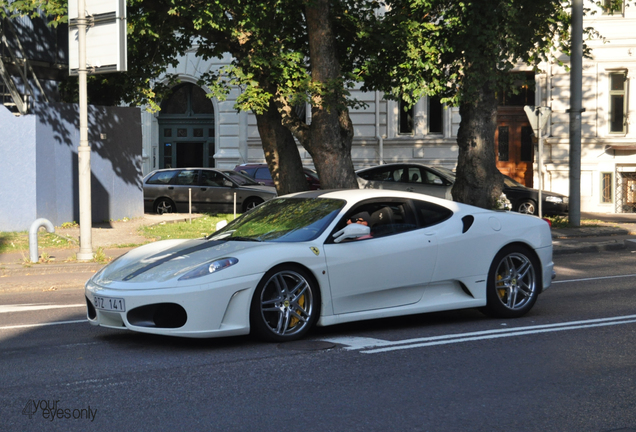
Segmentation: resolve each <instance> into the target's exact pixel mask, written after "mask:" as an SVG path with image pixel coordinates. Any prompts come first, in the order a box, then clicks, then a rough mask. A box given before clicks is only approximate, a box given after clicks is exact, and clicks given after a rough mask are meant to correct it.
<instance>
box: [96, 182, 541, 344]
mask: <svg viewBox="0 0 636 432" xmlns="http://www.w3.org/2000/svg"><path fill="white" fill-rule="evenodd" d="M553 276H554V271H553V262H552V239H551V234H550V227H549V225H548V223H547V222H545V221H544V220H542V219H539V218H536V217H533V216H528V215H523V214H518V213H510V212H505V211H501V212H500V211H489V210H484V209H481V208H477V207H472V206H469V205H465V204H459V203H456V202H452V201H447V200H444V199H439V198H434V197H430V196H426V195H422V194H415V193H409V192H396V191H387V190H372V189H371V190H331V191H329V190H318V191H311V192H303V193H298V194H292V195H287V196H283V197H279V198H274V199H272V200H270V201H267V202H265V203H263V204H261V205H260V206H258V207H256V208H254V209H253V210H251V211H249V212H247V213H244V214H243V215H242V216H240V217H239V218H237V219H236V220H234V221H232V222H230V223H229V224H228V225H226V226H225V227H223V228H221V229H219V230H217V231H216V232H215V233H214V234H212V235H210V236H209V237H206V238H201V239H196V240H166V241H160V242H156V243H151V244H147V245H145V246H141V247H139V248H136V249H133V250H131V251H130V252H128V253H126V254H125V255H123V256H121V257H120V258H118V259H116V260H115V261H113V262H112V263H110V264H108V265H107V266H105V267H104V268H103V269H102V270H100V271H99V272H98V273H96V274H95V275H94V276H93V277H92V278H91V279H90V280H89V281H88V282H87V283H86V289H85V292H86V304H87V309H88V319H89V321H90V323H91V324H94V325H99V326H103V327H109V328H116V329H129V330H134V331H138V332H145V333H154V334H162V335H172V336H184V337H197V338H203V337H216V336H229V335H242V334H248V333H250V332H252V333H255V334H256V335H258V336H260V337H261V338H264V339H266V340H271V341H290V340H295V339H298V338H301V337H303V336H304V335H305V334H306V333H307V332H308V331H309V330H310V329H311V327H312V326H314V325H319V326H327V325H332V324H339V323H344V322H349V321H358V320H367V319H375V318H383V317H390V316H400V315H409V314H420V313H425V312H433V311H444V310H451V309H462V308H480V309H481V310H482V311H484V312H485V313H486V314H488V315H491V316H496V317H502V318H515V317H519V316H522V315H524V314H525V313H527V312H528V311H529V310H530V309H531V308H532V307H533V306H534V304H535V302H536V301H537V297H538V296H539V294H540V293H541V292H542V291H544V290H545V289H547V288H548V287H549V286H550V283H551V280H552V278H553Z"/></svg>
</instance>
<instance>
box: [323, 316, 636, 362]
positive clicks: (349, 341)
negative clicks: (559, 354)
mask: <svg viewBox="0 0 636 432" xmlns="http://www.w3.org/2000/svg"><path fill="white" fill-rule="evenodd" d="M633 323H636V315H625V316H619V317H613V318H597V319H590V320H581V321H570V322H564V323H558V324H544V325H537V326H528V327H518V328H512V329H495V330H485V331H479V332H471V333H457V334H451V335H442V336H432V337H426V338H415V339H405V340H401V341H384V340H381V339H372V338H356V337H342V338H330V339H323V340H325V341H328V342H332V343H338V344H343V345H346V346H345V348H344V349H346V350H359V351H360V352H361V353H364V354H377V353H381V352H387V351H396V350H403V349H411V348H422V347H427V346H435V345H446V344H454V343H461V342H471V341H477V340H487V339H497V338H503V337H513V336H523V335H529V334H540V333H548V332H556V331H565V330H579V329H584V328H593V327H604V326H611V325H621V324H633Z"/></svg>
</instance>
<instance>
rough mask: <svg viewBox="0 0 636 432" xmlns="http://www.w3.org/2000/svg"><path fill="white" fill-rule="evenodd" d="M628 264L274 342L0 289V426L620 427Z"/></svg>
mask: <svg viewBox="0 0 636 432" xmlns="http://www.w3.org/2000/svg"><path fill="white" fill-rule="evenodd" d="M635 260H636V256H634V255H633V254H632V253H630V252H629V251H620V252H605V253H603V254H574V255H562V256H557V257H555V263H556V264H557V268H556V271H557V274H558V277H557V279H556V281H555V283H554V285H553V287H552V288H550V289H549V290H548V291H546V292H545V293H544V294H542V295H541V297H540V298H539V301H538V302H537V304H536V306H535V308H534V309H533V310H532V311H531V313H529V314H528V315H527V316H525V317H523V318H521V319H517V320H497V319H490V318H487V317H485V316H483V315H482V314H481V313H480V312H478V311H475V310H464V311H457V312H448V313H435V314H428V315H418V316H412V317H406V318H399V319H384V320H376V321H369V322H362V323H354V324H347V325H340V326H335V327H328V328H323V329H318V330H316V331H314V332H313V333H312V334H311V335H310V337H309V338H308V339H306V340H303V341H299V342H294V343H289V344H283V345H278V344H266V343H261V342H257V341H254V340H252V339H251V338H249V337H238V338H226V339H210V340H189V339H173V338H165V337H157V336H148V335H141V334H135V333H131V332H127V331H115V330H108V329H102V328H95V327H92V326H90V325H89V324H87V323H86V322H85V315H84V306H83V305H84V298H83V291H82V290H81V289H80V288H79V287H78V288H65V289H54V290H52V289H46V288H43V289H41V290H30V291H11V292H5V293H4V294H0V365H1V367H2V374H1V375H0V430H2V431H5V430H7V431H13V430H16V431H18V430H20V431H29V430H38V431H41V430H63V431H73V430H78V431H86V430H100V431H111V430H113V431H114V430H139V431H146V430H153V431H157V430H170V431H172V430H175V429H177V430H183V431H187V430H219V431H257V430H258V431H297V430H302V431H303V432H307V431H385V430H400V431H577V432H578V431H616V430H620V431H624V432H627V431H630V430H632V431H636V346H635V344H634V340H635V337H636V295H635V293H636V267H635V266H634V261H635ZM74 417H76V418H74Z"/></svg>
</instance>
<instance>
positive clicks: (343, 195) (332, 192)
mask: <svg viewBox="0 0 636 432" xmlns="http://www.w3.org/2000/svg"><path fill="white" fill-rule="evenodd" d="M280 198H330V199H342V200H345V201H362V200H366V199H373V198H406V199H416V200H420V201H429V202H432V203H436V204H440V205H443V206H445V207H448V208H451V209H457V208H459V207H460V206H462V205H464V204H460V203H457V202H454V201H449V200H445V199H443V198H437V197H434V196H430V195H424V194H419V193H415V192H405V191H397V190H389V189H326V190H325V189H320V190H315V191H305V192H297V193H293V194H289V195H283V196H282V197H280Z"/></svg>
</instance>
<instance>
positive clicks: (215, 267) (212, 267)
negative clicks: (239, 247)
mask: <svg viewBox="0 0 636 432" xmlns="http://www.w3.org/2000/svg"><path fill="white" fill-rule="evenodd" d="M237 262H238V259H237V258H221V259H217V260H214V261H212V262H207V263H205V264H203V265H200V266H199V267H197V268H195V269H194V270H190V271H189V272H188V273H186V274H184V275H183V276H181V277H180V278H179V280H188V279H195V278H198V277H201V276H207V275H209V274H212V273H216V272H218V271H221V270H223V269H226V268H228V267H232V266H233V265H234V264H236V263H237Z"/></svg>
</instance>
